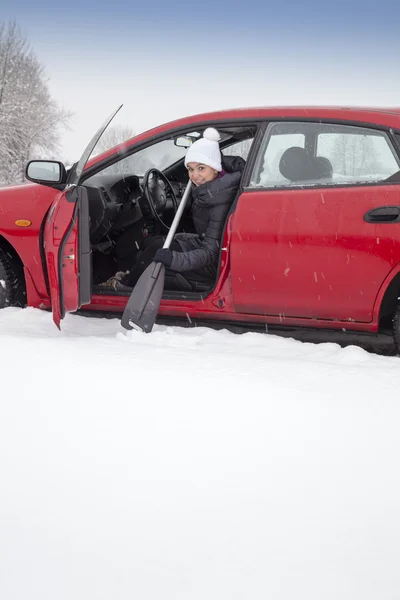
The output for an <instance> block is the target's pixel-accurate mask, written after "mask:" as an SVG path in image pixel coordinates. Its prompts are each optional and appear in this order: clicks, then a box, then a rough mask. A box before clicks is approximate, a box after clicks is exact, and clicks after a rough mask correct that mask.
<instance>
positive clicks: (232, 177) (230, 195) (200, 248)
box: [170, 156, 245, 277]
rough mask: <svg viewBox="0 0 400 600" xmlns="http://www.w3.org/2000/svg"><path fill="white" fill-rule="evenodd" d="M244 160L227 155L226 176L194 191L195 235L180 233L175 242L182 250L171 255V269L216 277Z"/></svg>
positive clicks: (225, 160) (223, 164)
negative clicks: (228, 219) (199, 270)
mask: <svg viewBox="0 0 400 600" xmlns="http://www.w3.org/2000/svg"><path fill="white" fill-rule="evenodd" d="M244 167H245V161H244V160H243V159H242V158H240V156H224V157H223V159H222V168H223V169H224V171H225V175H224V176H223V177H220V178H219V179H214V180H213V181H210V182H208V183H203V184H202V185H200V186H199V187H197V188H194V189H193V190H192V193H191V195H192V208H191V211H192V218H193V224H194V227H195V229H196V233H178V234H177V235H176V236H175V237H174V240H175V241H176V242H177V243H178V244H179V246H180V247H181V249H182V251H181V252H176V251H173V252H172V263H171V267H170V269H171V270H173V271H178V272H185V271H195V270H198V269H202V270H204V274H207V275H209V276H210V277H215V276H216V272H217V263H218V256H219V248H220V243H221V238H222V232H223V229H224V225H225V221H226V217H227V216H228V213H229V210H230V208H231V206H232V202H233V201H234V199H235V197H236V194H237V192H238V189H239V184H240V179H241V176H242V172H243V169H244Z"/></svg>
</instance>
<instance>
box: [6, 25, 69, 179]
mask: <svg viewBox="0 0 400 600" xmlns="http://www.w3.org/2000/svg"><path fill="white" fill-rule="evenodd" d="M70 117H71V113H69V112H67V111H66V110H64V109H62V108H60V107H59V106H58V105H57V103H56V102H55V101H54V100H53V99H52V98H51V95H50V92H49V89H48V85H47V82H46V79H45V76H44V71H43V66H42V65H41V64H40V62H39V61H38V59H37V58H36V56H35V54H34V52H33V51H32V49H31V48H30V45H29V43H28V42H27V40H26V38H25V37H24V36H23V35H22V33H21V30H20V28H19V27H18V26H17V25H16V23H8V24H5V23H0V183H3V184H8V183H18V182H22V181H23V180H24V168H25V164H26V162H27V161H28V160H29V159H30V158H32V157H33V156H35V157H41V156H43V157H44V156H46V157H51V156H53V155H54V154H55V153H56V152H57V151H58V148H59V134H60V127H62V126H68V121H69V119H70Z"/></svg>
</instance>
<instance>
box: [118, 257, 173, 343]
mask: <svg viewBox="0 0 400 600" xmlns="http://www.w3.org/2000/svg"><path fill="white" fill-rule="evenodd" d="M164 279H165V267H164V265H163V264H161V263H154V262H153V263H151V264H150V265H149V266H148V267H147V269H145V271H143V273H142V274H141V276H140V278H139V279H138V281H137V283H136V285H135V287H134V288H133V290H132V293H131V295H130V298H129V300H128V304H127V305H126V307H125V310H124V313H123V315H122V319H121V325H122V327H124V328H125V329H138V330H139V331H144V332H145V333H150V331H151V330H152V329H153V325H154V323H155V321H156V318H157V313H158V308H159V306H160V302H161V297H162V293H163V289H164Z"/></svg>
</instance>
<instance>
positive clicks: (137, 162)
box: [102, 140, 187, 177]
mask: <svg viewBox="0 0 400 600" xmlns="http://www.w3.org/2000/svg"><path fill="white" fill-rule="evenodd" d="M186 151H187V148H183V147H179V146H175V144H174V140H163V141H161V142H157V143H156V144H153V145H152V146H149V147H148V148H143V150H138V151H137V152H135V153H134V154H131V155H130V156H127V157H125V158H122V159H121V160H119V161H117V162H116V163H114V164H113V165H110V166H109V167H107V168H106V169H104V171H102V173H104V174H112V173H126V174H132V175H133V174H134V175H138V176H139V177H140V176H143V175H144V174H145V173H146V171H147V170H148V169H152V168H154V169H159V170H160V171H164V169H167V168H168V167H169V166H170V165H173V164H174V163H175V162H177V161H178V160H181V159H182V158H183V157H184V156H185V154H186Z"/></svg>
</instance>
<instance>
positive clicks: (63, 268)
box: [44, 105, 122, 329]
mask: <svg viewBox="0 0 400 600" xmlns="http://www.w3.org/2000/svg"><path fill="white" fill-rule="evenodd" d="M121 106H122V105H121ZM121 106H119V107H118V108H117V109H116V110H115V111H114V112H113V113H112V115H110V117H108V119H107V120H106V121H105V122H104V123H103V125H102V126H101V127H100V129H99V130H98V131H97V132H96V134H95V135H94V136H93V138H92V139H91V141H90V143H89V144H88V146H87V147H86V149H85V151H84V153H83V154H82V156H81V158H80V160H79V162H78V163H77V165H76V166H75V167H73V168H72V169H71V172H70V174H69V177H68V181H67V185H66V187H65V189H64V191H63V192H61V193H60V194H59V195H58V196H57V198H56V199H55V200H54V202H53V204H52V205H51V207H50V210H49V213H48V216H47V219H46V223H45V227H44V250H45V256H46V264H47V272H48V278H49V287H50V297H51V306H52V311H53V321H54V323H55V324H56V325H57V327H58V328H59V329H60V323H61V319H63V318H64V316H65V313H67V312H74V311H76V310H78V308H80V307H81V306H82V305H84V304H89V303H90V301H91V297H92V251H91V245H90V236H89V202H88V197H87V191H86V189H85V188H84V187H83V186H80V185H79V182H80V180H81V176H82V173H83V169H84V167H85V165H86V163H87V161H88V160H89V157H90V155H91V154H92V152H93V149H94V147H95V146H96V144H97V142H98V141H99V139H100V137H101V136H102V134H103V132H104V131H105V129H106V128H107V127H108V125H109V123H110V122H111V121H112V119H113V118H114V117H115V115H116V114H117V112H118V111H119V110H120V109H121Z"/></svg>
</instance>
